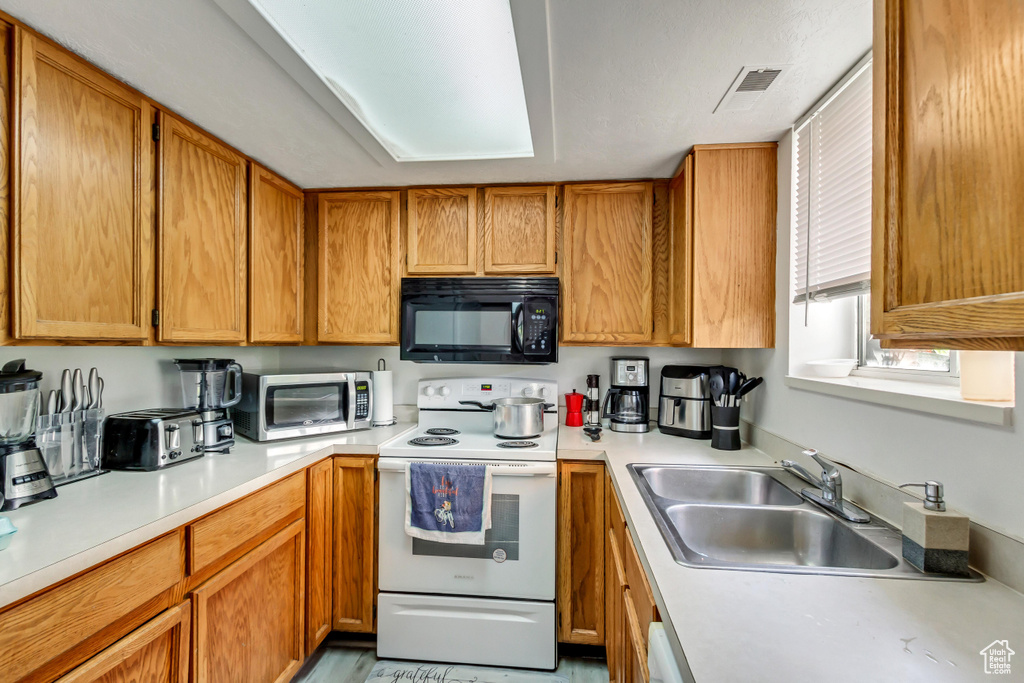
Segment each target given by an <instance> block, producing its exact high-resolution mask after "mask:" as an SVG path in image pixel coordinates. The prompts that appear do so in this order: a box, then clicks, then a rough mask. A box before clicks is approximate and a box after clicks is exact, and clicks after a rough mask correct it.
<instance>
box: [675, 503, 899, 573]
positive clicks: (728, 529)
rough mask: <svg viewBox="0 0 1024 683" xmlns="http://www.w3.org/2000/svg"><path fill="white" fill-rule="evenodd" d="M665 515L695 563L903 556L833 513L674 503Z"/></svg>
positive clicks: (841, 561)
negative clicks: (886, 547) (861, 532)
mask: <svg viewBox="0 0 1024 683" xmlns="http://www.w3.org/2000/svg"><path fill="white" fill-rule="evenodd" d="M665 512H666V516H667V517H668V519H669V520H670V521H671V523H672V525H673V526H674V527H675V528H676V530H677V531H678V532H679V535H680V537H681V538H683V539H685V541H684V546H683V553H684V554H685V555H686V556H687V559H688V560H690V561H691V562H694V563H699V562H706V561H712V562H717V563H733V564H736V563H739V564H758V565H786V566H799V567H837V568H839V567H842V568H848V569H875V570H878V569H894V568H895V567H896V565H898V564H899V560H897V559H896V558H895V557H893V556H892V555H890V554H889V553H887V552H885V551H884V550H882V549H881V548H880V547H878V546H877V545H875V544H874V543H872V542H871V541H869V540H867V539H866V538H864V537H863V536H860V535H859V534H857V533H856V532H855V531H853V530H852V529H850V528H849V527H847V526H845V525H844V524H842V523H840V522H839V521H838V520H836V519H835V518H834V517H831V516H829V515H827V514H825V513H822V512H817V511H815V510H808V509H802V508H796V509H787V508H768V509H759V508H753V507H726V506H718V505H675V506H672V507H670V508H668V509H667V510H666V511H665Z"/></svg>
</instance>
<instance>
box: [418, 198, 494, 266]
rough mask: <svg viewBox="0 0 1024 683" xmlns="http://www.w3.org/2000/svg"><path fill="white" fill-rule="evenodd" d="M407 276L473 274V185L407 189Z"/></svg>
mask: <svg viewBox="0 0 1024 683" xmlns="http://www.w3.org/2000/svg"><path fill="white" fill-rule="evenodd" d="M408 212H409V239H408V245H407V250H408V252H407V253H408V265H407V267H406V271H407V272H408V273H409V274H410V275H431V274H445V275H473V274H475V273H476V271H477V268H476V260H477V245H476V188H475V187H470V188H440V189H431V190H409V202H408Z"/></svg>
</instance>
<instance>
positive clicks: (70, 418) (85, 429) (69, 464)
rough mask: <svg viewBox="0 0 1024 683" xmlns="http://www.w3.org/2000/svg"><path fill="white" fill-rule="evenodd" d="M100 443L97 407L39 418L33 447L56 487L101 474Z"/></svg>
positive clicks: (100, 430) (101, 434)
mask: <svg viewBox="0 0 1024 683" xmlns="http://www.w3.org/2000/svg"><path fill="white" fill-rule="evenodd" d="M102 441H103V410H102V409H100V408H91V409H89V410H75V411H72V412H69V413H56V414H53V415H41V416H40V417H39V419H38V420H37V421H36V446H38V448H39V451H40V452H41V453H42V454H43V461H44V462H45V463H46V468H47V470H49V473H50V479H51V480H52V481H53V483H54V484H57V485H59V484H65V483H67V482H69V481H75V480H77V479H85V478H88V477H93V476H96V475H97V474H102V472H103V471H102V470H101V469H100V444H101V443H102Z"/></svg>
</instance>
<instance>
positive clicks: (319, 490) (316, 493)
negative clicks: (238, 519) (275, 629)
mask: <svg viewBox="0 0 1024 683" xmlns="http://www.w3.org/2000/svg"><path fill="white" fill-rule="evenodd" d="M333 503H334V460H333V459H331V458H327V459H326V460H321V461H320V462H318V463H317V464H315V465H313V466H312V467H310V468H309V469H308V470H306V655H307V656H308V655H310V654H312V653H313V651H314V650H316V648H317V646H318V645H320V643H322V642H323V640H324V638H326V637H327V634H328V633H330V632H331V626H332V624H333V619H332V613H331V607H332V604H331V601H332V595H333V591H332V585H333V580H334V577H333V576H332V572H331V567H332V566H333V559H334V543H333V538H334V537H333V531H334V504H333Z"/></svg>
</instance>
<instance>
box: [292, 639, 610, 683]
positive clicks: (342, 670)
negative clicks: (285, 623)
mask: <svg viewBox="0 0 1024 683" xmlns="http://www.w3.org/2000/svg"><path fill="white" fill-rule="evenodd" d="M376 663H377V657H376V654H375V650H374V647H373V643H352V642H345V641H338V640H329V641H328V642H325V643H324V644H323V645H321V646H320V648H319V649H318V650H317V651H316V652H315V653H314V654H313V656H312V657H310V658H309V661H307V662H306V665H305V666H304V667H303V668H302V671H300V672H299V673H298V675H296V676H295V678H293V679H292V683H363V681H364V680H366V676H367V675H368V674H369V673H370V669H372V668H373V665H374V664H376ZM558 673H560V674H563V675H565V676H567V677H568V678H569V683H608V667H607V666H606V665H605V662H604V660H601V659H589V658H582V657H562V658H561V660H560V661H559V663H558Z"/></svg>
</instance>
